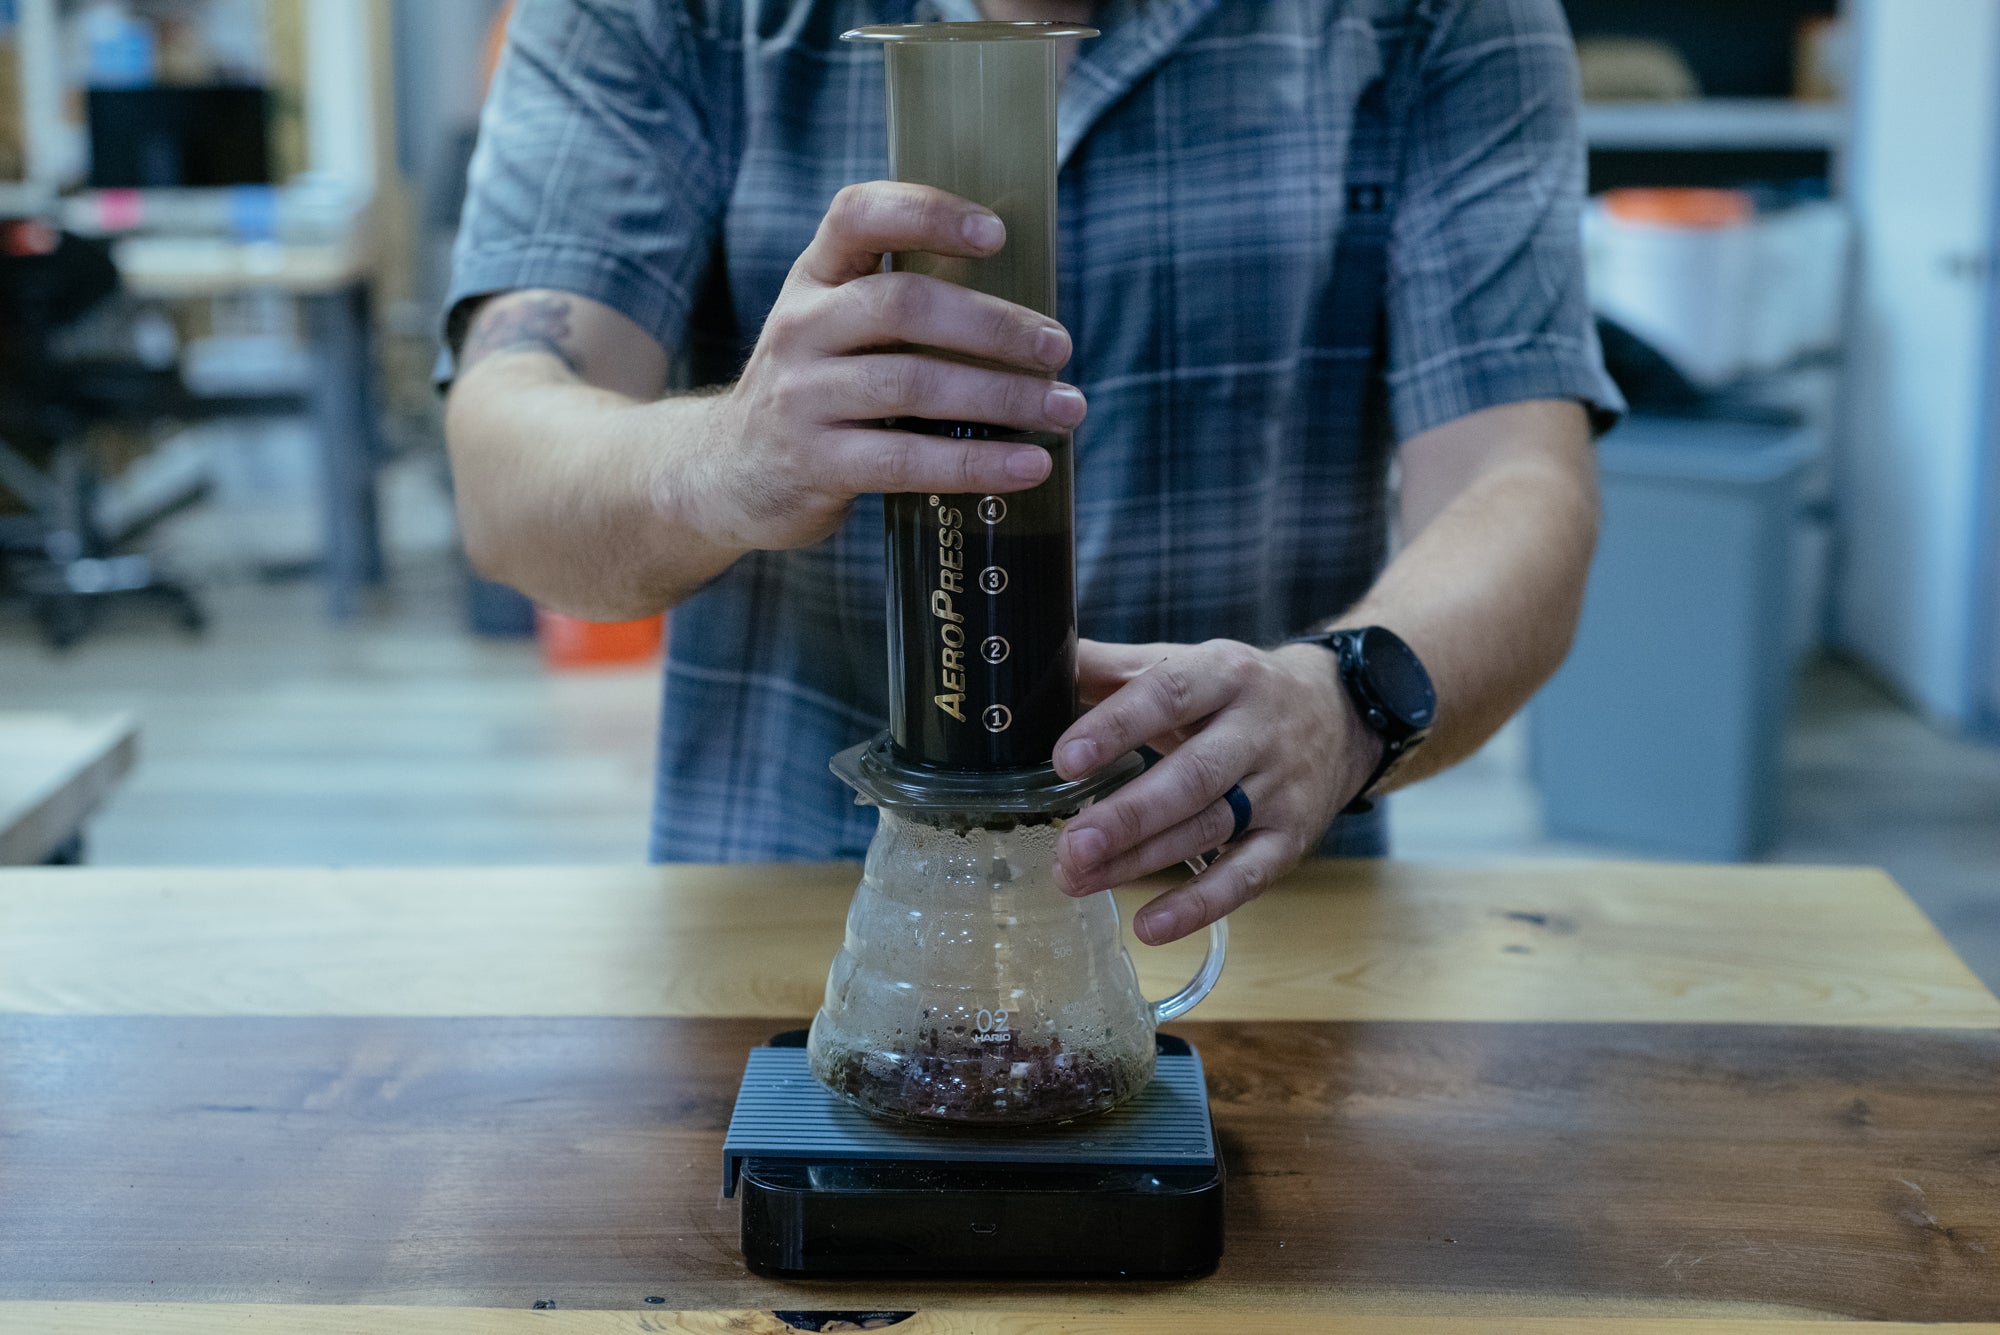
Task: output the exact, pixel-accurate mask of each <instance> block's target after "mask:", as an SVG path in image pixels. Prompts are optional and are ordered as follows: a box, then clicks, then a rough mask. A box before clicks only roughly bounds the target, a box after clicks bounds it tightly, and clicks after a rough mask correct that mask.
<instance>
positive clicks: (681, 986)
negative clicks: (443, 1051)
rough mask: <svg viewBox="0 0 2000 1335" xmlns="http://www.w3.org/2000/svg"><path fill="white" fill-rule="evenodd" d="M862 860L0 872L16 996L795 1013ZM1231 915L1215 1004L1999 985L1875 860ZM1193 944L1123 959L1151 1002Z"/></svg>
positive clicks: (63, 1002) (246, 1007)
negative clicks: (1963, 955)
mask: <svg viewBox="0 0 2000 1335" xmlns="http://www.w3.org/2000/svg"><path fill="white" fill-rule="evenodd" d="M855 877H856V872H855V869H854V868H853V867H852V866H848V865H844V864H831V865H802V864H792V865H786V866H746V867H632V868H592V869H584V868H575V869H563V868H547V869H538V868H506V869H482V870H441V871H440V870H426V871H377V870H369V871H358V870H357V871H328V870H289V871H243V870H227V871H217V870H117V871H112V870H96V869H85V870H63V869H50V870H40V869H34V870H20V871H10V872H0V1011H18V1012H32V1013H44V1014H164V1015H229V1014H240V1015H354V1016H361V1015H468V1016H469V1015H717V1016H721V1015H748V1016H769V1017H773V1018H783V1017H788V1016H797V1015H801V1014H807V1013H809V1012H810V1011H811V1010H812V1009H813V1008H814V1007H815V1006H817V1005H818V1002H819V995H820V991H821V989H822V987H823V986H824V982H825V971H826V966H827V963H828V962H829V960H830V959H831V958H832V955H833V952H834V950H835V949H836V947H837V946H838V944H839V939H840V932H841V924H842V922H843V919H844V916H845V914H846V911H847V905H848V901H849V899H850V898H851V896H852V893H853V886H854V881H855ZM1143 894H1144V891H1143V890H1138V891H1134V892H1131V893H1126V894H1122V895H1121V899H1122V900H1123V902H1124V903H1125V904H1126V906H1127V908H1128V909H1129V908H1130V907H1131V906H1132V905H1133V904H1135V903H1137V902H1139V901H1140V899H1141V898H1143ZM1232 924H1233V939H1232V942H1231V948H1230V960H1229V967H1228V969H1227V970H1226V971H1225V972H1224V974H1223V977H1222V982H1221V985H1220V986H1219V987H1218V988H1217V989H1216V991H1215V993H1214V995H1213V996H1211V997H1210V998H1209V1000H1208V1001H1206V1002H1205V1003H1203V1006H1202V1009H1201V1010H1200V1011H1199V1012H1197V1014H1198V1015H1200V1016H1201V1017H1203V1018H1209V1019H1223V1020H1260V1019H1311V1020H1508V1021H1549V1020H1591V1021H1634V1022H1674V1023H1759V1024H1835V1025H1892V1026H1894V1025H1912V1026H1925V1027H1972V1028H1981V1027H1985V1028H1991V1027H2000V1001H1996V1000H1995V999H1994V997H1993V996H1992V994H1991V993H1989V992H1988V991H1987V990H1986V989H1985V988H1984V987H1983V986H1982V985H1981V984H1980V982H1979V980H1978V979H1977V978H1975V977H1974V976H1973V975H1972V974H1971V973H1970V972H1969V971H1968V970H1967V969H1966V968H1965V966H1964V965H1963V964H1962V963H1961V962H1960V961H1959V960H1958V958H1957V956H1955V955H1954V954H1952V952H1951V949H1950V947H1949V946H1947V945H1946V944H1945V942H1944V940H1943V938H1942V937H1940V936H1939V935H1938V933H1937V931H1936V929H1935V928H1933V927H1932V926H1931V924H1930V923H1929V922H1928V921H1927V920H1925V918H1924V916H1923V915H1922V913H1920V912H1919V911H1918V910H1917V909H1916V908H1915V906H1914V905H1912V904H1911V903H1910V901H1909V900H1908V898H1907V897H1905V896H1904V895H1903V893H1902V892H1901V891H1900V890H1899V889H1897V888H1896V886H1895V884H1894V883H1893V882H1892V881H1890V880H1889V879H1888V877H1886V876H1885V875H1883V874H1882V873H1881V872H1879V871H1873V870H1866V869H1834V868H1789V867H1788V868H1777V867H1691V866H1671V865H1652V864H1640V863H1561V864H1550V865H1536V866H1522V867H1514V868H1508V869H1503V870H1474V869H1468V868H1460V867H1443V866H1422V865H1413V864H1408V863H1399V862H1372V863H1310V864H1306V865H1305V866H1302V867H1301V868H1300V869H1299V870H1298V871H1296V872H1295V873H1293V875H1292V876H1290V877H1289V878H1287V880H1286V881H1285V882H1284V884H1283V885H1281V886H1280V887H1279V888H1278V889H1276V890H1274V891H1273V892H1272V893H1270V894H1268V895H1266V896H1265V897H1264V898H1263V899H1261V900H1258V901H1257V902H1255V903H1253V904H1251V905H1249V906H1248V907H1246V908H1244V909H1242V910H1240V911H1239V912H1238V913H1237V914H1236V915H1235V917H1234V918H1233V919H1232ZM1199 949H1200V943H1199V942H1184V943H1181V944H1179V945H1176V946H1173V947H1168V948H1166V949H1164V950H1159V951H1153V950H1147V949H1145V948H1136V957H1137V959H1138V961H1139V968H1140V974H1141V977H1142V978H1143V980H1144V981H1145V983H1146V986H1147V989H1148V991H1149V993H1150V994H1152V995H1154V996H1162V995H1165V994H1166V993H1167V992H1169V991H1171V990H1172V989H1173V988H1175V987H1177V986H1179V984H1180V983H1181V982H1182V981H1183V980H1184V979H1185V978H1186V977H1187V975H1188V974H1189V973H1190V972H1191V971H1192V969H1193V967H1194V961H1195V959H1196V957H1197V955H1198V953H1199Z"/></svg>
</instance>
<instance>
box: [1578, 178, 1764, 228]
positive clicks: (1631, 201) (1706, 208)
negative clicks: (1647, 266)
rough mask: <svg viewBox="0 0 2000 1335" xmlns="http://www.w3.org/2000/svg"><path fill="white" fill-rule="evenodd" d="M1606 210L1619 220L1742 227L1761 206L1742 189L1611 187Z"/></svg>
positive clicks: (1607, 196)
mask: <svg viewBox="0 0 2000 1335" xmlns="http://www.w3.org/2000/svg"><path fill="white" fill-rule="evenodd" d="M1602 198H1603V200H1604V211H1605V212H1606V213H1608V214H1610V215H1611V216H1612V217H1613V218H1616V219H1617V220H1618V221H1619V222H1628V223H1652V224H1654V225H1656V226H1660V227H1741V226H1742V225H1743V224H1745V223H1747V222H1749V221H1750V220H1751V219H1752V218H1754V217H1755V216H1756V215H1757V205H1756V202H1755V201H1753V200H1752V199H1751V198H1750V196H1749V195H1748V194H1747V193H1745V192H1744V191H1741V190H1702V189H1693V188H1689V189H1681V188H1679V187H1666V188H1662V189H1644V188H1639V189H1625V190H1607V191H1605V192H1604V194H1603V196H1602Z"/></svg>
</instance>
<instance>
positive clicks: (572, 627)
mask: <svg viewBox="0 0 2000 1335" xmlns="http://www.w3.org/2000/svg"><path fill="white" fill-rule="evenodd" d="M666 638H667V617H666V614H665V613H664V612H662V613H660V614H659V615H657V616H649V617H642V618H641V619H639V620H638V621H585V620H583V619H582V618H580V617H572V616H564V615H563V614H562V613H561V612H549V611H544V610H543V609H542V608H539V607H538V608H536V609H535V641H536V643H538V644H540V645H541V647H542V662H543V663H545V664H547V665H548V666H549V667H551V668H553V669H554V670H556V671H557V672H568V671H571V670H573V669H576V668H594V667H623V666H625V665H628V664H632V663H644V662H647V661H649V660H651V659H653V658H657V657H658V656H659V653H660V648H661V646H662V645H663V644H665V643H666Z"/></svg>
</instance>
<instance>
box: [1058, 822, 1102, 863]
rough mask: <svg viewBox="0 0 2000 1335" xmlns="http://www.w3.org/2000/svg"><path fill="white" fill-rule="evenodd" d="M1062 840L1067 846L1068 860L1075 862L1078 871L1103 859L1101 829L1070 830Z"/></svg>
mask: <svg viewBox="0 0 2000 1335" xmlns="http://www.w3.org/2000/svg"><path fill="white" fill-rule="evenodd" d="M1063 842H1064V843H1065V844H1066V845H1067V846H1068V847H1067V849H1066V852H1067V853H1068V854H1069V861H1071V862H1074V863H1075V864H1076V867H1077V870H1078V871H1089V870H1090V869H1091V868H1092V867H1095V866H1096V865H1097V864H1098V863H1100V862H1102V861H1104V845H1105V843H1106V840H1105V838H1104V831H1102V830H1070V831H1069V832H1068V833H1066V834H1065V835H1063Z"/></svg>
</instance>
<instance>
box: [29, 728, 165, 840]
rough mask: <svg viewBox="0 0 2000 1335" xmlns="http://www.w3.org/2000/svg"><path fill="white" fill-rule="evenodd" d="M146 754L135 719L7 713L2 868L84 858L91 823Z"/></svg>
mask: <svg viewBox="0 0 2000 1335" xmlns="http://www.w3.org/2000/svg"><path fill="white" fill-rule="evenodd" d="M138 749H139V725H138V724H137V723H136V722H134V721H133V719H132V718H131V716H130V715H126V714H114V715H109V716H105V715H98V716H95V717H86V718H79V717H76V716H74V715H69V714H47V713H0V866H33V865H35V864H36V863H41V862H46V861H48V860H49V859H50V858H52V857H58V856H60V855H61V854H62V853H64V852H65V850H68V849H79V850H80V848H81V845H80V843H79V842H78V841H79V840H80V838H81V836H82V833H83V824H84V822H85V821H86V820H88V819H89V818H90V815H91V813H92V812H94V811H96V810H97V808H98V807H99V806H100V805H102V804H103V802H104V799H105V797H106V796H107V795H109V794H110V792H111V790H112V789H113V788H114V787H116V786H117V784H118V781H119V780H120V779H122V778H124V777H125V775H126V774H127V772H129V771H130V770H131V768H132V761H133V758H134V757H135V756H136V755H137V754H138Z"/></svg>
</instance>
